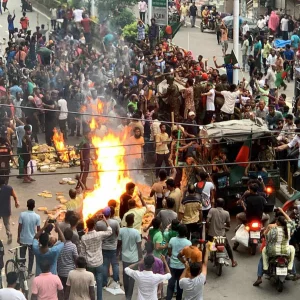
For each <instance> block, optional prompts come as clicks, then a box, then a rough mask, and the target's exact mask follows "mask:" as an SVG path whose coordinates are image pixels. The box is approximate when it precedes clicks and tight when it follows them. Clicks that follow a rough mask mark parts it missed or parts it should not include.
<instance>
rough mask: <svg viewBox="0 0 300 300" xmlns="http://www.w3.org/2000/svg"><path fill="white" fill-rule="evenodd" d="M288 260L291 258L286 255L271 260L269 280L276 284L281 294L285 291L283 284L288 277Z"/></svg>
mask: <svg viewBox="0 0 300 300" xmlns="http://www.w3.org/2000/svg"><path fill="white" fill-rule="evenodd" d="M288 259H289V257H288V256H285V255H279V256H275V257H270V258H269V269H268V275H269V276H270V278H269V279H270V280H272V281H274V282H275V284H276V289H277V291H278V292H280V293H281V292H282V290H283V283H284V281H285V279H286V277H287V275H288V263H289V261H288Z"/></svg>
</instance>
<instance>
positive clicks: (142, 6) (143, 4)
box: [138, 0, 148, 23]
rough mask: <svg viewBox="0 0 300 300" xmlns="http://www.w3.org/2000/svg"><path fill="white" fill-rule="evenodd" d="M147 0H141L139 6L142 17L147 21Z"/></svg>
mask: <svg viewBox="0 0 300 300" xmlns="http://www.w3.org/2000/svg"><path fill="white" fill-rule="evenodd" d="M147 7H148V6H147V2H146V1H145V0H141V1H139V3H138V8H139V12H140V19H141V20H142V21H143V23H145V20H146V11H147Z"/></svg>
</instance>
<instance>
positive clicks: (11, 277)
mask: <svg viewBox="0 0 300 300" xmlns="http://www.w3.org/2000/svg"><path fill="white" fill-rule="evenodd" d="M18 278H19V276H18V275H17V273H16V272H9V273H8V274H7V276H6V281H7V288H4V289H0V300H7V299H9V300H26V298H25V296H24V295H23V294H22V293H21V292H20V291H17V290H16V289H15V288H16V285H17V280H18Z"/></svg>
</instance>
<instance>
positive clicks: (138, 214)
mask: <svg viewBox="0 0 300 300" xmlns="http://www.w3.org/2000/svg"><path fill="white" fill-rule="evenodd" d="M146 211H147V208H146V207H136V208H132V209H130V210H129V211H128V212H127V213H126V214H125V215H124V217H123V219H122V222H121V225H122V226H123V227H125V226H126V225H127V224H126V221H125V219H126V216H127V215H129V214H134V223H133V228H134V229H136V230H138V231H139V232H141V230H142V222H143V216H144V214H145V213H146Z"/></svg>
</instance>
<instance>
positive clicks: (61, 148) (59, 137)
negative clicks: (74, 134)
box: [53, 128, 69, 162]
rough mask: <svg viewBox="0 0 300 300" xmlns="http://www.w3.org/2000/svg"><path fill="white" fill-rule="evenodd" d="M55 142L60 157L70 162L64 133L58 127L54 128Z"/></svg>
mask: <svg viewBox="0 0 300 300" xmlns="http://www.w3.org/2000/svg"><path fill="white" fill-rule="evenodd" d="M53 132H54V134H53V143H54V146H55V149H56V151H57V153H58V154H59V157H60V159H61V161H65V162H68V161H69V155H68V150H67V148H66V146H65V142H64V135H63V134H62V133H61V132H60V131H58V130H57V129H56V128H54V129H53Z"/></svg>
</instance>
